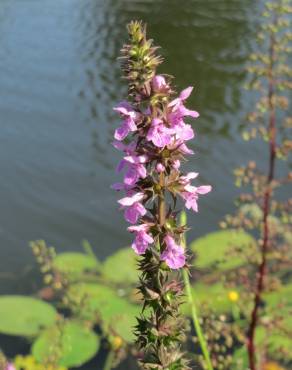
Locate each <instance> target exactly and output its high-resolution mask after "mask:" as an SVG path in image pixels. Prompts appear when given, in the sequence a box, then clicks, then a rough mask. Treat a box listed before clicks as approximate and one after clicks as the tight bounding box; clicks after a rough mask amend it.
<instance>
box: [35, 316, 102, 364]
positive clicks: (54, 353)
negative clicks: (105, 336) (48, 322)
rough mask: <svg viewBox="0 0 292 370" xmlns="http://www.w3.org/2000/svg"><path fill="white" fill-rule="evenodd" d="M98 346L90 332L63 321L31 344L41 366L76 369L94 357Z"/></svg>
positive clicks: (70, 322) (98, 341) (96, 340)
mask: <svg viewBox="0 0 292 370" xmlns="http://www.w3.org/2000/svg"><path fill="white" fill-rule="evenodd" d="M99 346H100V339H99V337H98V336H97V335H96V334H95V333H94V332H93V331H92V330H90V329H88V328H86V327H84V326H83V325H81V324H80V323H78V322H74V321H65V322H63V323H60V324H58V325H55V326H53V327H51V328H49V329H46V330H45V331H44V332H43V333H42V334H41V335H40V336H39V337H38V338H37V339H36V340H35V342H34V343H33V345H32V354H33V356H34V357H35V359H36V360H37V361H38V362H40V363H43V364H45V363H52V364H56V365H59V366H66V367H77V366H81V365H82V364H84V363H85V362H87V361H88V360H90V359H91V358H92V357H93V356H95V354H96V353H97V351H98V349H99Z"/></svg>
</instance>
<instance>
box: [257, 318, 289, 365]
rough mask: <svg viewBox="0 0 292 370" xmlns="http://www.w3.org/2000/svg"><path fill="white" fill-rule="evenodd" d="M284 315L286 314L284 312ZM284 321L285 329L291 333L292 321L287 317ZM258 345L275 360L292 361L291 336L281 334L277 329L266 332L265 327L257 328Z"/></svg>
mask: <svg viewBox="0 0 292 370" xmlns="http://www.w3.org/2000/svg"><path fill="white" fill-rule="evenodd" d="M283 314H284V312H283ZM287 315H288V312H287V313H286V315H285V316H286V319H284V326H285V329H286V330H287V331H289V332H291V330H292V319H291V318H290V317H287ZM256 343H257V345H258V346H259V347H261V346H262V347H264V348H265V350H266V351H267V352H268V353H269V355H270V357H271V358H272V359H274V360H283V358H284V359H285V361H287V362H288V361H292V352H291V335H289V334H285V333H284V332H280V331H279V330H277V329H274V330H266V328H264V327H259V328H257V331H256Z"/></svg>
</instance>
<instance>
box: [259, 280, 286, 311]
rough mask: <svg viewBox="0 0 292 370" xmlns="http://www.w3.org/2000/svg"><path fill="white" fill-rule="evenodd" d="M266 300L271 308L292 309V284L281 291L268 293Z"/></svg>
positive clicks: (265, 296) (283, 287)
mask: <svg viewBox="0 0 292 370" xmlns="http://www.w3.org/2000/svg"><path fill="white" fill-rule="evenodd" d="M264 299H265V301H266V303H267V305H268V307H269V308H272V309H275V308H277V307H278V306H279V305H283V304H284V305H285V306H286V307H287V308H288V307H290V308H292V284H285V285H283V286H282V287H281V288H280V289H279V290H276V291H274V292H271V293H266V294H265V295H264Z"/></svg>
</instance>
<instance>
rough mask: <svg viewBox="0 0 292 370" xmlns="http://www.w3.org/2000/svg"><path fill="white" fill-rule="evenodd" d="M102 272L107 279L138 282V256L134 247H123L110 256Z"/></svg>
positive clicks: (124, 282)
mask: <svg viewBox="0 0 292 370" xmlns="http://www.w3.org/2000/svg"><path fill="white" fill-rule="evenodd" d="M102 274H103V276H104V277H105V279H106V280H108V281H111V282H113V283H116V284H136V283H137V282H138V281H139V278H138V276H139V274H138V270H137V256H136V254H135V253H134V251H133V250H132V248H129V247H127V248H123V249H120V250H119V251H118V252H116V253H115V254H114V255H112V256H110V257H108V258H107V259H106V260H105V262H104V265H103V268H102Z"/></svg>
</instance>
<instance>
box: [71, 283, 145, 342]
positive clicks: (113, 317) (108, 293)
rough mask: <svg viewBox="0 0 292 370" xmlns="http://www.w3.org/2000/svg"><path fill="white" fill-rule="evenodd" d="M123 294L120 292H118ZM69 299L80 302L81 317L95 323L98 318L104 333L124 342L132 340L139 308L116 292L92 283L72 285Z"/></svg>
mask: <svg viewBox="0 0 292 370" xmlns="http://www.w3.org/2000/svg"><path fill="white" fill-rule="evenodd" d="M119 292H120V293H123V291H122V290H119ZM68 295H69V297H72V298H74V297H75V299H78V300H80V301H82V302H83V303H82V310H81V312H80V314H81V317H82V318H84V319H89V320H93V321H95V320H96V318H97V317H98V316H100V319H101V324H102V327H103V329H104V330H105V331H106V332H113V333H114V334H116V335H119V336H120V337H121V338H123V339H124V340H125V341H126V342H132V341H133V340H134V335H133V327H134V326H135V324H136V316H138V314H139V312H140V310H141V308H140V307H139V306H138V305H134V304H131V303H129V302H128V300H127V299H125V298H123V297H121V296H120V295H119V294H118V292H117V291H115V290H114V289H111V288H109V287H107V286H105V285H101V284H94V283H80V284H74V285H72V286H71V287H70V289H69V291H68Z"/></svg>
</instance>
